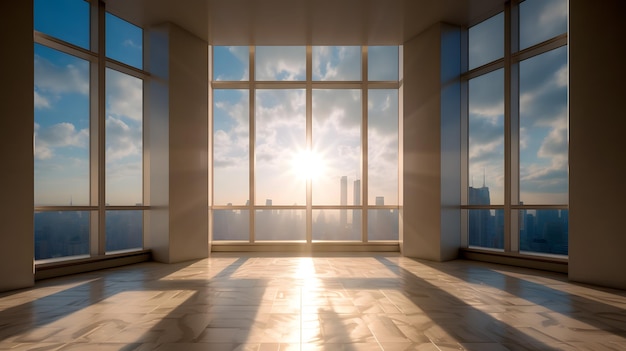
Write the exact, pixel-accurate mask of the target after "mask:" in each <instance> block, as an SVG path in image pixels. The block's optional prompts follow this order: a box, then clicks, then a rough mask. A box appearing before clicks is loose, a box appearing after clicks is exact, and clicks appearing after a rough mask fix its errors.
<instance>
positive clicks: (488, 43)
mask: <svg viewBox="0 0 626 351" xmlns="http://www.w3.org/2000/svg"><path fill="white" fill-rule="evenodd" d="M501 16H502V15H501V14H500V15H497V16H494V17H492V18H490V19H488V20H486V21H484V22H482V23H480V24H478V25H477V26H476V27H473V28H471V29H470V33H469V47H470V56H469V64H470V68H475V67H476V66H478V65H482V64H485V63H488V62H490V61H492V60H495V59H498V58H501V57H503V55H504V45H503V40H504V39H503V37H502V36H500V35H495V34H494V33H499V32H501V31H502V30H501V28H502V26H503V22H502V19H500V18H499V17H501ZM566 31H567V1H565V0H526V1H524V2H523V3H521V4H520V48H521V49H524V48H527V47H530V46H532V45H535V44H538V43H540V42H542V41H544V40H546V39H548V38H551V37H553V36H555V35H559V34H561V33H565V32H566ZM567 67H568V66H567V47H561V48H559V49H555V50H552V51H550V52H547V53H544V54H541V55H539V56H535V57H532V58H530V59H527V60H524V61H522V62H520V64H519V74H520V81H519V90H520V92H519V93H520V97H519V108H520V110H519V114H520V140H519V149H520V170H519V172H520V174H519V176H520V201H521V202H523V203H524V204H527V205H529V204H537V205H544V204H567V202H568V198H567V193H568V156H567V150H568V148H567V145H568V129H567V127H568V125H567V123H568V119H567V77H568V73H567V72H568V71H567V69H568V68H567ZM483 174H484V177H485V185H486V186H487V187H489V190H490V194H491V203H492V204H503V203H504V72H503V70H502V69H500V70H496V71H494V72H491V73H488V74H486V75H483V76H480V77H477V78H474V79H472V80H470V82H469V175H468V176H469V181H470V186H472V185H473V186H474V187H481V186H482V185H483Z"/></svg>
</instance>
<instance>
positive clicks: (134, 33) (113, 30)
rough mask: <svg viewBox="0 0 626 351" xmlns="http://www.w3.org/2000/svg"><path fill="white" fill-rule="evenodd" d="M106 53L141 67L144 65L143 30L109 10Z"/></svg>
mask: <svg viewBox="0 0 626 351" xmlns="http://www.w3.org/2000/svg"><path fill="white" fill-rule="evenodd" d="M105 20H106V40H105V43H106V48H105V50H106V55H107V57H110V58H112V59H114V60H117V61H120V62H123V63H125V64H127V65H130V66H133V67H136V68H139V69H141V68H142V67H143V30H142V29H141V28H139V27H137V26H135V25H133V24H131V23H129V22H126V21H124V20H123V19H121V18H119V17H116V16H114V15H112V14H110V13H108V12H107V14H106V19H105Z"/></svg>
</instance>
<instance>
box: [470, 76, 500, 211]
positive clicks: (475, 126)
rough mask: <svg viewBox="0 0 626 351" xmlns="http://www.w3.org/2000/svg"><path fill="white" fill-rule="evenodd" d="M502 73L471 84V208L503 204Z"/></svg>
mask: <svg viewBox="0 0 626 351" xmlns="http://www.w3.org/2000/svg"><path fill="white" fill-rule="evenodd" d="M503 73H504V72H503V70H502V69H500V70H497V71H494V72H491V73H488V74H485V75H483V76H480V77H478V78H474V79H472V80H470V81H469V180H470V188H469V193H470V196H469V204H470V205H488V204H492V205H493V204H498V205H501V204H504V75H503ZM473 194H480V196H478V195H473Z"/></svg>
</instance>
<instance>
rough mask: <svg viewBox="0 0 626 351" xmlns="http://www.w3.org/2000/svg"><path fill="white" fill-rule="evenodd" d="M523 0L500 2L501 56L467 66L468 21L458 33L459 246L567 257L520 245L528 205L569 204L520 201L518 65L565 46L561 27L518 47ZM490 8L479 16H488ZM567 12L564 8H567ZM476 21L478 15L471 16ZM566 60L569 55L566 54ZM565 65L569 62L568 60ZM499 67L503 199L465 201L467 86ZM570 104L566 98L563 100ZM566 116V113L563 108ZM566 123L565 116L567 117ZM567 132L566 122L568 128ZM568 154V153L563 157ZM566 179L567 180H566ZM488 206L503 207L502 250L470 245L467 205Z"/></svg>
mask: <svg viewBox="0 0 626 351" xmlns="http://www.w3.org/2000/svg"><path fill="white" fill-rule="evenodd" d="M522 2H523V0H513V1H511V2H507V3H506V4H505V5H504V9H503V10H502V12H503V13H504V49H505V51H504V57H503V58H500V59H497V60H494V61H491V62H488V63H485V64H483V65H481V66H479V67H476V68H473V69H471V70H469V69H468V45H469V44H468V32H469V28H470V27H471V26H468V27H466V28H465V30H464V31H463V37H462V52H463V57H462V71H463V72H464V73H463V74H462V75H461V83H462V85H461V89H462V106H463V107H462V113H461V145H462V150H461V169H462V175H461V189H463V190H462V192H461V221H462V227H461V230H462V232H461V247H462V248H463V249H465V250H475V251H484V252H489V251H497V252H501V253H503V254H505V255H518V256H519V255H522V256H529V257H537V256H540V257H546V258H550V259H567V257H568V256H567V255H553V254H545V253H541V252H529V251H523V250H520V228H521V225H522V224H521V223H520V220H519V219H520V218H519V216H520V213H523V212H524V211H527V210H548V209H553V210H566V211H567V210H568V208H569V206H568V203H565V204H542V205H532V204H528V205H526V204H522V203H520V173H519V172H520V115H519V104H520V103H519V96H520V92H519V79H520V78H519V65H520V62H522V61H523V60H526V59H528V58H531V57H536V56H539V55H541V54H544V53H547V52H550V51H552V50H554V49H558V48H561V47H567V45H568V33H567V32H566V33H562V34H559V35H557V36H554V37H552V38H549V39H547V40H544V41H542V42H539V43H536V44H534V45H532V46H530V47H528V48H525V49H523V50H520V49H519V23H520V21H519V5H520V3H522ZM496 14H497V13H492V14H490V15H489V16H487V17H485V18H484V19H488V18H491V17H492V16H494V15H496ZM568 15H569V14H568ZM476 23H480V21H478V22H476ZM568 62H569V58H568ZM568 65H569V63H568ZM498 69H504V149H505V150H504V179H505V186H504V204H503V205H470V204H469V194H468V192H469V190H468V189H469V186H470V179H469V173H468V172H469V147H468V142H469V128H468V122H469V109H468V106H469V104H468V103H469V98H468V96H469V87H468V85H469V84H468V83H469V81H470V80H471V79H473V78H476V77H480V76H483V75H485V74H488V73H491V72H493V71H495V70H498ZM568 104H569V102H568ZM568 121H569V113H568ZM568 123H569V122H568ZM568 134H569V128H568ZM568 158H569V157H568ZM568 183H569V182H568ZM477 209H485V210H486V209H488V210H504V247H503V249H502V250H499V249H492V248H486V247H476V246H470V245H469V214H468V212H469V211H470V210H477Z"/></svg>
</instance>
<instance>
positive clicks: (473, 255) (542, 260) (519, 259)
mask: <svg viewBox="0 0 626 351" xmlns="http://www.w3.org/2000/svg"><path fill="white" fill-rule="evenodd" d="M459 257H460V258H464V259H467V260H473V261H483V262H490V263H498V264H505V265H509V266H517V267H525V268H532V269H540V270H544V271H550V272H557V273H567V272H568V260H567V258H559V257H553V256H547V255H537V256H535V255H529V254H520V253H515V252H502V251H493V250H481V249H475V248H462V249H460V251H459Z"/></svg>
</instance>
